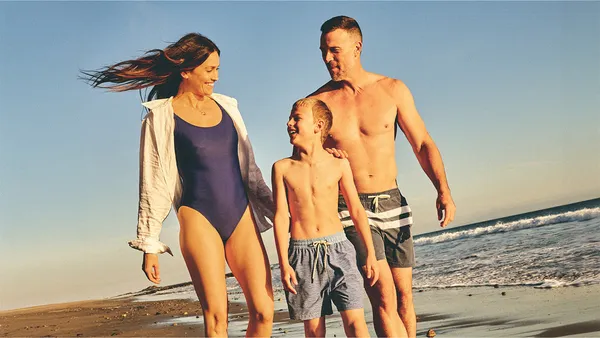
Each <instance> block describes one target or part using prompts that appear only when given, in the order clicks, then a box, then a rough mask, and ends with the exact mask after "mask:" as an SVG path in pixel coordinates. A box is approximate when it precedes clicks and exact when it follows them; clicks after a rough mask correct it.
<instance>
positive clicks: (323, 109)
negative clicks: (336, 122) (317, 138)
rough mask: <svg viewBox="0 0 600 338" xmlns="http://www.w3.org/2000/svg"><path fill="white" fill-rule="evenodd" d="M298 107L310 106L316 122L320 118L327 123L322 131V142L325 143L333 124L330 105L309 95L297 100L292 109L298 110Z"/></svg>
mask: <svg viewBox="0 0 600 338" xmlns="http://www.w3.org/2000/svg"><path fill="white" fill-rule="evenodd" d="M298 107H308V108H310V109H311V110H312V113H313V120H314V121H315V123H316V122H317V121H318V120H321V121H323V122H324V123H325V124H324V125H323V130H322V132H321V144H323V143H325V140H326V139H327V137H328V136H329V131H330V130H331V126H332V125H333V115H332V114H331V110H329V107H327V105H326V104H325V102H323V101H321V100H319V99H315V98H312V97H307V98H304V99H300V100H298V101H296V102H295V103H294V105H293V106H292V110H296V109H297V108H298Z"/></svg>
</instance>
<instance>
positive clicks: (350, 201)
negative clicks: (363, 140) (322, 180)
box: [340, 159, 379, 286]
mask: <svg viewBox="0 0 600 338" xmlns="http://www.w3.org/2000/svg"><path fill="white" fill-rule="evenodd" d="M341 161H342V164H341V166H342V178H341V179H340V190H341V191H342V195H343V196H344V200H345V201H346V205H347V206H348V211H349V212H350V218H352V222H353V223H354V226H355V227H356V230H357V232H358V234H359V236H360V238H361V240H362V241H363V243H364V245H365V247H366V248H367V262H366V267H365V269H366V275H367V278H369V279H371V286H373V285H375V283H376V282H377V280H378V279H379V266H378V265H377V258H376V257H375V247H374V246H373V238H372V236H371V228H370V226H369V220H368V219H367V214H366V212H365V209H364V208H363V206H362V204H361V203H360V199H359V198H358V192H357V191H356V186H355V185H354V178H353V177H352V169H351V168H350V162H348V160H346V159H342V160H341Z"/></svg>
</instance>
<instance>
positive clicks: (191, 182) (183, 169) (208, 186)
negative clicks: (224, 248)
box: [175, 101, 248, 242]
mask: <svg viewBox="0 0 600 338" xmlns="http://www.w3.org/2000/svg"><path fill="white" fill-rule="evenodd" d="M215 102H216V101H215ZM217 105H218V106H219V108H221V113H222V118H221V122H219V123H218V124H217V125H215V126H213V127H208V128H206V127H198V126H195V125H193V124H190V123H188V122H186V121H185V120H183V119H182V118H180V117H179V116H177V115H175V156H176V158H177V169H178V171H179V176H180V177H181V179H182V183H183V195H182V198H181V206H187V207H190V208H192V209H194V210H196V211H198V212H199V213H201V214H202V215H203V216H204V217H206V219H207V220H208V221H209V222H210V223H211V224H212V225H213V227H215V229H217V231H218V232H219V235H221V239H222V240H223V242H225V241H227V240H228V239H229V237H230V236H231V234H232V233H233V231H234V230H235V228H236V226H237V224H238V223H239V221H240V219H241V218H242V215H243V214H244V211H245V210H246V207H247V206H248V196H247V195H246V189H245V188H244V182H243V181H242V173H241V171H240V163H239V159H238V151H237V150H238V135H237V132H236V130H235V126H234V125H233V121H232V120H231V117H230V116H229V114H227V112H226V111H225V109H223V107H221V105H219V104H218V103H217Z"/></svg>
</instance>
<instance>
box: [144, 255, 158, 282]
mask: <svg viewBox="0 0 600 338" xmlns="http://www.w3.org/2000/svg"><path fill="white" fill-rule="evenodd" d="M142 270H143V271H144V273H145V274H146V277H148V280H150V281H151V282H152V283H154V284H159V283H160V268H159V265H158V255H157V254H151V253H144V261H143V262H142Z"/></svg>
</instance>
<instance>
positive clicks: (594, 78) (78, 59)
mask: <svg viewBox="0 0 600 338" xmlns="http://www.w3.org/2000/svg"><path fill="white" fill-rule="evenodd" d="M340 14H344V15H349V16H352V17H354V18H356V19H357V20H358V22H359V24H360V25H361V28H362V30H363V34H364V51H363V54H362V59H363V65H364V67H365V68H366V69H367V70H369V71H372V72H376V73H380V74H384V75H387V76H391V77H395V78H399V79H401V80H403V81H404V82H405V83H406V84H407V85H408V86H409V88H410V89H411V90H412V92H413V95H414V97H415V101H416V104H417V108H418V109H419V111H420V113H421V115H422V117H423V119H424V120H425V123H426V125H427V127H428V130H429V132H430V133H431V135H432V136H433V138H434V140H435V141H436V143H437V144H438V147H439V148H440V151H441V153H442V156H443V159H444V162H445V165H446V170H447V174H448V179H449V182H450V187H451V189H452V191H453V196H454V199H455V202H456V204H457V207H458V213H457V216H456V220H455V222H454V223H453V225H452V226H459V225H464V224H468V223H472V222H475V221H480V220H485V219H490V218H495V217H502V216H507V215H511V214H515V213H520V212H525V211H531V210H536V209H540V208H545V207H550V206H554V205H560V204H566V203H569V202H575V201H580V200H585V199H590V198H595V197H598V196H599V195H600V175H598V173H599V172H600V155H598V154H600V127H599V126H600V111H599V107H600V3H597V2H595V3H594V2H529V3H520V2H504V1H502V2H284V3H274V2H45V3H42V2H25V3H17V2H0V44H1V46H2V54H1V55H0V61H1V62H0V98H1V99H2V108H1V110H0V156H1V158H2V159H3V160H2V161H1V162H0V257H2V259H1V260H0V269H1V270H2V275H1V276H0V309H6V308H14V307H21V306H28V305H37V304H44V303H50V302H59V301H70V300H80V299H88V298H95V297H104V296H111V295H115V294H117V293H121V292H128V291H134V290H138V289H141V288H144V287H146V286H148V285H149V282H147V281H146V280H145V277H144V276H143V274H142V272H141V269H140V266H141V253H140V252H138V251H135V250H132V249H130V248H129V247H128V246H127V244H126V242H127V240H130V239H133V238H134V237H135V226H136V215H137V190H138V184H137V180H138V147H139V131H140V119H141V116H142V114H143V110H142V107H141V105H140V104H139V103H140V99H139V93H138V92H128V93H107V92H105V91H103V90H100V89H92V88H90V87H89V86H87V85H86V84H85V83H83V82H82V81H79V80H77V76H78V70H79V69H97V68H100V67H102V66H105V65H108V64H112V63H115V62H118V61H121V60H124V59H128V58H133V57H136V56H139V55H141V53H142V52H143V51H145V50H148V49H152V48H164V47H165V46H166V45H167V44H168V43H170V42H174V41H176V40H177V39H178V38H179V37H180V36H182V35H184V34H185V33H188V32H200V33H202V34H205V35H207V36H208V37H210V38H211V39H212V40H213V41H215V42H216V43H217V45H218V46H219V47H220V49H221V51H222V54H221V72H220V81H219V82H218V83H217V86H216V89H215V91H217V92H220V93H223V94H226V95H230V96H234V97H236V98H237V99H238V101H239V103H240V109H241V112H242V114H243V116H244V119H245V122H246V125H247V128H248V130H249V133H250V137H251V140H252V142H253V146H254V149H255V153H256V158H257V162H258V165H259V166H260V167H261V168H262V170H263V173H264V175H265V177H266V178H267V181H268V180H269V179H268V178H269V177H270V167H271V164H272V163H273V162H274V161H276V160H278V159H280V158H282V157H285V156H288V155H289V153H290V145H289V144H288V138H287V135H286V130H285V122H286V119H287V116H288V113H289V109H290V107H291V104H292V103H293V102H294V101H295V100H296V99H298V98H300V97H303V96H305V95H307V94H308V93H310V92H312V91H313V90H314V89H316V88H317V87H319V86H320V85H321V84H323V83H324V82H326V81H327V80H328V73H327V71H326V69H325V66H324V65H323V62H322V61H321V58H320V52H319V49H318V47H319V34H320V32H319V27H320V25H321V24H322V23H323V21H325V20H327V19H329V18H330V17H332V16H336V15H340ZM396 160H397V162H398V168H399V170H398V182H399V184H400V188H401V190H402V192H403V193H404V194H405V195H406V196H407V198H408V201H409V203H411V205H412V207H413V212H414V218H415V221H416V224H415V226H414V227H413V229H414V232H415V233H416V234H418V233H423V232H429V231H434V230H437V229H438V225H437V221H436V213H435V208H434V205H435V204H434V203H435V197H436V194H435V190H434V189H433V187H432V185H431V183H430V182H429V180H428V179H427V177H426V176H425V174H424V173H423V172H422V171H421V169H420V167H419V165H418V163H417V161H416V159H415V157H414V155H413V154H412V151H411V149H410V147H409V146H408V144H407V142H406V140H405V139H404V138H403V137H402V135H401V134H399V137H398V139H397V153H396ZM177 231H178V224H177V221H176V218H175V217H174V214H173V213H172V214H171V215H170V216H169V218H168V219H167V221H166V222H165V225H164V228H163V232H162V239H163V241H165V242H167V244H169V245H170V246H171V247H172V248H173V249H174V252H175V257H174V258H173V257H170V256H168V257H167V256H162V257H161V265H162V279H163V284H165V285H167V284H171V283H177V282H182V281H187V280H189V276H188V274H187V270H186V269H185V265H184V263H183V260H182V258H181V254H180V253H179V246H178V239H177ZM264 238H265V242H266V245H267V247H268V250H269V252H270V257H271V262H272V263H274V262H276V256H275V254H274V251H273V244H272V232H270V231H269V232H267V233H265V234H264ZM417 258H418V252H417Z"/></svg>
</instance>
